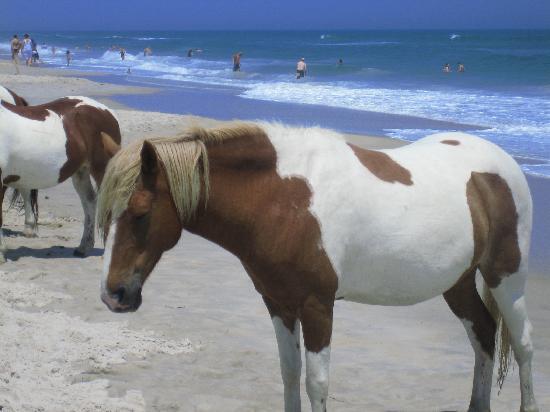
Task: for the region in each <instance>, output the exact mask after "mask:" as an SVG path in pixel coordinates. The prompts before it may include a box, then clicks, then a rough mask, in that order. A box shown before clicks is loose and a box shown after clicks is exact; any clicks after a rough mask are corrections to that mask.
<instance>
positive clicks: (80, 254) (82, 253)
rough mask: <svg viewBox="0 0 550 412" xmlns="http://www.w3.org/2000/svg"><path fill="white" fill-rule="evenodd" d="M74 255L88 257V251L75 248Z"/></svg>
mask: <svg viewBox="0 0 550 412" xmlns="http://www.w3.org/2000/svg"><path fill="white" fill-rule="evenodd" d="M73 256H76V257H81V258H83V257H86V253H84V252H82V251H80V250H78V249H75V250H74V251H73Z"/></svg>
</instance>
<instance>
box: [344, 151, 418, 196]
mask: <svg viewBox="0 0 550 412" xmlns="http://www.w3.org/2000/svg"><path fill="white" fill-rule="evenodd" d="M348 146H349V147H351V149H352V150H353V152H354V153H355V156H357V158H358V159H359V161H360V162H361V163H362V164H363V166H365V167H366V168H367V169H369V171H370V172H371V173H372V174H373V175H375V176H376V177H377V178H379V179H380V180H383V181H385V182H389V183H395V182H398V183H401V184H403V185H406V186H411V185H412V184H413V181H412V178H411V172H410V171H409V170H407V169H405V168H404V167H403V166H401V165H400V164H399V163H397V162H396V161H395V160H393V159H392V158H391V157H390V156H388V155H387V154H386V153H384V152H378V151H375V150H368V149H362V148H360V147H357V146H355V145H352V144H350V143H348Z"/></svg>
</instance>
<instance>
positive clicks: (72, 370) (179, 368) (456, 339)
mask: <svg viewBox="0 0 550 412" xmlns="http://www.w3.org/2000/svg"><path fill="white" fill-rule="evenodd" d="M22 69H23V70H22V74H21V75H19V76H15V75H12V74H10V73H11V72H12V67H11V66H10V64H9V63H6V62H3V63H0V84H2V85H5V86H7V87H9V88H11V89H13V90H14V91H15V92H17V93H19V94H21V95H22V96H23V97H25V98H26V99H27V100H28V101H29V102H30V103H31V104H38V103H41V102H44V101H47V100H51V99H54V98H57V97H61V96H64V95H88V96H91V97H94V98H97V99H99V100H101V101H103V102H105V103H106V104H110V103H111V104H112V103H113V102H112V101H110V100H109V96H110V95H112V94H122V93H151V92H154V90H151V89H145V88H143V89H141V88H138V87H135V88H126V87H123V86H118V85H111V84H107V83H96V82H93V81H91V80H86V79H79V78H75V77H69V76H67V75H66V74H67V73H65V72H63V73H61V72H56V71H53V70H48V71H43V70H42V69H33V68H31V69H27V68H22ZM71 74H74V73H71ZM112 106H113V107H114V108H115V109H117V115H118V117H119V120H120V123H121V128H122V132H123V143H124V144H127V143H128V142H130V141H132V140H135V139H139V138H143V137H146V136H168V135H171V134H174V133H178V132H180V131H181V130H182V129H183V128H185V127H188V126H189V125H191V124H201V125H205V126H209V125H213V124H215V123H216V121H215V120H212V119H204V118H199V117H195V116H178V115H171V114H162V113H152V112H140V111H135V110H129V109H128V108H124V107H122V106H121V105H115V104H112ZM348 138H349V139H350V140H353V142H354V143H357V144H361V145H362V146H365V147H375V148H379V147H392V146H395V145H399V144H403V143H402V142H399V141H396V140H390V139H387V138H377V137H367V136H349V137H348ZM545 190H547V192H546V193H550V184H549V185H546V189H545ZM549 198H550V197H549V196H546V197H545V199H549ZM39 205H40V217H39V236H38V237H37V238H32V239H27V238H25V237H23V236H22V230H23V216H21V215H20V214H19V213H18V212H16V211H15V210H13V209H12V210H9V211H7V210H6V208H7V202H5V205H4V213H5V215H4V231H5V234H6V242H7V245H8V248H9V251H8V254H7V257H8V262H7V263H5V264H3V265H2V266H0V410H2V411H4V412H5V411H9V412H12V411H14V412H15V411H17V412H19V411H55V412H58V411H59V412H62V411H63V412H70V411H75V412H76V411H159V412H160V411H162V412H165V411H186V412H187V411H201V412H202V411H225V412H230V411H235V412H237V411H238V412H246V411H258V412H260V411H261V412H264V411H280V410H282V408H283V385H282V382H281V378H280V373H279V360H278V355H277V348H276V342H275V337H274V333H273V329H272V324H271V321H270V318H269V316H268V313H267V310H266V309H265V307H264V305H263V302H262V300H261V298H260V296H259V295H258V294H257V293H256V292H255V290H254V288H253V286H252V282H251V281H250V280H249V279H248V277H247V275H246V273H245V271H244V270H243V268H242V267H241V265H240V263H239V261H238V259H236V258H235V257H234V256H232V255H231V254H229V253H228V252H226V251H224V250H223V249H221V248H219V247H218V246H216V245H214V244H212V243H209V242H208V241H206V240H204V239H201V238H197V237H195V236H193V235H190V234H188V233H184V234H183V235H182V238H181V240H180V242H179V244H178V245H177V246H176V247H175V248H174V249H173V250H171V251H169V252H167V253H166V254H165V255H164V257H163V258H162V260H161V262H160V263H159V264H158V266H157V267H156V269H155V271H154V272H153V274H152V275H151V277H150V279H149V280H148V282H147V284H146V286H145V288H144V292H143V305H142V306H141V308H140V310H139V311H138V312H136V313H133V314H113V313H111V312H109V311H108V309H107V308H106V307H105V306H104V304H103V303H102V302H101V301H100V299H99V283H100V279H101V276H102V257H101V255H102V253H103V245H102V243H101V241H99V240H96V248H95V249H94V251H93V254H92V256H90V257H87V258H84V259H80V258H74V257H73V256H72V249H73V248H74V247H75V246H76V245H77V244H78V242H79V239H80V235H81V230H82V220H83V215H82V209H81V206H80V201H79V199H78V196H77V194H76V192H75V191H74V189H73V187H72V184H71V182H70V181H67V182H65V183H63V184H61V185H59V186H57V187H55V188H52V189H49V190H43V191H40V193H39ZM535 206H536V207H538V208H547V210H548V208H549V206H550V204H539V205H535ZM549 254H550V252H549ZM527 289H528V290H527V302H528V309H529V313H530V317H531V321H532V323H533V326H534V333H533V340H534V345H535V358H534V362H533V365H534V383H535V394H536V396H537V399H538V402H539V407H540V409H541V411H546V410H550V349H549V348H550V327H549V326H550V302H549V301H548V297H547V295H548V292H547V291H548V290H550V269H548V270H547V271H546V272H545V273H533V274H532V276H531V278H530V279H529V281H528V288H527ZM331 360H332V362H331V383H330V397H329V400H328V410H331V411H404V412H405V411H406V412H413V411H418V412H420V411H455V410H456V411H466V410H467V407H468V403H469V399H470V390H471V380H472V376H473V363H474V356H473V351H472V349H471V346H470V344H469V341H468V339H467V337H466V334H465V332H464V330H463V328H462V325H461V323H460V322H459V321H458V320H457V319H456V318H455V317H454V315H453V314H452V313H451V311H450V310H449V309H448V307H447V305H446V304H445V302H444V301H443V299H442V298H436V299H433V300H431V301H428V302H425V303H422V304H419V305H415V306H412V307H400V308H393V307H378V306H366V305H359V304H353V303H346V302H337V303H336V307H335V321H334V332H333V344H332V356H331ZM304 372H305V371H304ZM517 375H518V370H517V367H516V368H514V369H512V370H511V372H510V375H509V376H508V378H507V380H506V382H505V384H504V387H503V389H502V391H501V392H500V394H498V392H499V391H498V387H496V386H494V387H493V395H492V410H493V411H494V412H498V411H503V412H504V411H516V410H518V409H519V404H520V392H519V381H518V376H517ZM302 376H304V373H303V374H302ZM302 380H303V379H302ZM302 407H303V410H309V401H308V399H307V396H306V392H305V387H304V386H303V387H302Z"/></svg>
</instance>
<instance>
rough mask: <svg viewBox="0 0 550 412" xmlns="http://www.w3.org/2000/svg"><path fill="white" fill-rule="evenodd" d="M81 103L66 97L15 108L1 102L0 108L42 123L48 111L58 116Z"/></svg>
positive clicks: (12, 105)
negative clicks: (0, 106) (2, 107)
mask: <svg viewBox="0 0 550 412" xmlns="http://www.w3.org/2000/svg"><path fill="white" fill-rule="evenodd" d="M81 102H82V100H79V99H69V98H68V97H64V98H62V99H57V100H54V101H53V102H49V103H45V104H40V105H37V106H16V105H14V104H11V103H8V102H5V101H2V106H4V107H5V108H6V109H8V110H9V111H11V112H13V113H15V114H17V115H19V116H22V117H25V118H27V119H30V120H37V121H42V122H43V121H44V120H46V118H47V117H48V115H49V113H50V111H52V112H54V113H56V114H58V115H63V114H65V113H66V112H67V111H68V110H70V109H73V108H74V107H75V106H76V105H77V104H78V103H81Z"/></svg>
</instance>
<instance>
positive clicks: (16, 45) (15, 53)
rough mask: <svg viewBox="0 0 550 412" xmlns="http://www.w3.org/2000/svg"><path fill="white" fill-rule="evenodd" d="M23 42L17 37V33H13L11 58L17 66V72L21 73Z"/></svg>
mask: <svg viewBox="0 0 550 412" xmlns="http://www.w3.org/2000/svg"><path fill="white" fill-rule="evenodd" d="M21 47H22V44H21V42H20V41H19V38H18V37H17V34H14V35H13V38H12V39H11V60H12V61H13V65H14V66H15V74H19V73H20V72H19V50H21Z"/></svg>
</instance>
